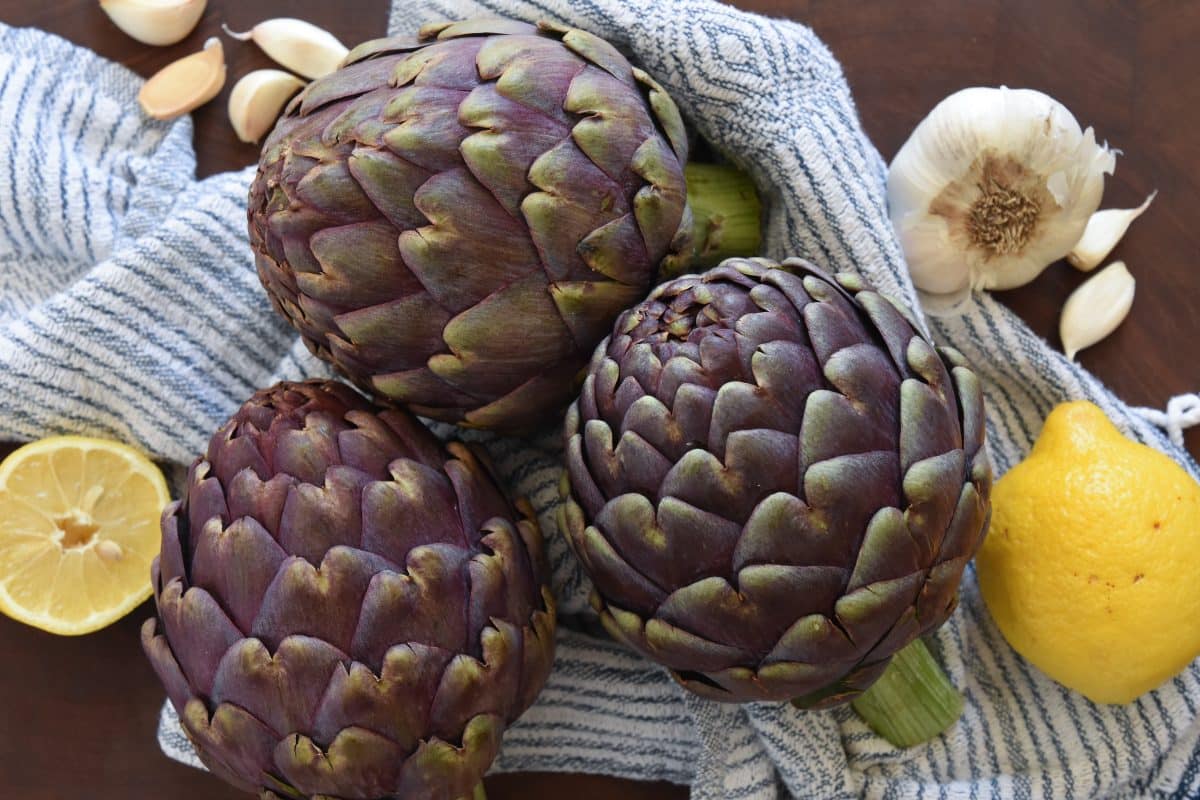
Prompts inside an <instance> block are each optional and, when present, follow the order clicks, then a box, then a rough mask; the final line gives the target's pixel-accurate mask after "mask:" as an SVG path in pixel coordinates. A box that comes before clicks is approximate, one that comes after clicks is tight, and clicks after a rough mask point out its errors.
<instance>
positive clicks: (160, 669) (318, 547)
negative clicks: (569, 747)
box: [142, 382, 555, 800]
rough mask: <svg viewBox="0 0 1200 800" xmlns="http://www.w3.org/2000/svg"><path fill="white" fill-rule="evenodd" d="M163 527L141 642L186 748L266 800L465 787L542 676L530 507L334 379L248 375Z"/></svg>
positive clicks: (551, 620)
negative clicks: (264, 379) (241, 399)
mask: <svg viewBox="0 0 1200 800" xmlns="http://www.w3.org/2000/svg"><path fill="white" fill-rule="evenodd" d="M162 529H163V543H162V555H161V556H160V558H159V559H157V560H156V561H155V566H154V571H153V583H154V591H155V599H156V601H157V606H158V615H157V617H156V618H152V619H150V620H147V621H146V623H145V625H144V627H143V628H142V644H143V647H144V649H145V651H146V653H147V655H148V656H149V658H150V661H151V662H152V664H153V665H154V669H155V671H156V672H157V673H158V675H159V678H160V679H161V680H162V682H163V684H164V685H165V686H166V689H167V693H168V695H169V697H170V700H171V703H172V704H173V705H174V707H175V709H176V711H178V713H179V717H180V721H181V722H182V724H183V729H184V730H185V731H186V732H187V734H188V736H189V737H190V738H191V740H192V742H193V744H194V745H195V748H196V752H197V754H198V755H199V756H200V759H201V760H202V761H203V762H204V763H205V765H207V766H208V768H209V769H210V770H211V771H212V772H214V773H216V774H217V775H219V776H221V777H222V778H224V779H225V780H227V781H229V782H230V783H233V784H234V785H236V786H238V787H240V788H242V789H246V790H249V791H253V792H256V793H259V795H260V796H261V797H262V798H264V799H266V798H298V797H321V798H326V797H329V798H333V797H339V798H351V797H353V798H368V799H369V798H418V797H419V798H437V799H438V800H453V799H455V798H461V797H465V796H469V795H470V794H471V793H472V792H473V790H474V788H475V787H476V785H477V784H478V783H479V781H480V779H481V778H482V777H483V774H484V772H485V771H486V770H487V768H488V766H489V765H490V764H491V762H492V760H493V758H494V757H495V755H496V752H497V750H498V748H499V746H500V737H501V734H502V733H503V732H504V730H505V728H506V726H507V725H508V724H509V723H511V722H512V721H513V720H514V719H516V718H517V717H518V716H519V715H520V714H521V713H522V712H523V711H524V710H525V709H526V708H528V707H529V705H530V704H531V703H532V702H533V700H534V698H535V697H536V695H537V694H538V692H539V691H540V689H541V687H542V685H543V683H544V682H545V680H546V677H547V675H548V674H549V671H550V667H551V664H552V662H553V658H554V628H555V609H554V600H553V597H552V595H551V594H550V591H549V589H548V588H547V586H546V579H545V575H546V567H545V563H544V557H543V552H542V542H541V537H540V533H539V532H538V529H537V526H536V524H535V523H534V522H533V521H532V520H531V519H522V518H518V516H517V514H516V513H515V512H514V511H513V509H512V508H511V507H510V506H509V504H508V502H507V501H506V500H505V499H504V497H503V496H502V495H501V493H500V491H499V489H498V488H497V487H496V485H495V483H494V482H493V479H492V478H491V476H490V474H489V472H488V471H487V470H486V468H485V467H484V465H483V464H482V463H481V462H480V461H479V460H477V459H476V457H475V456H474V455H473V454H472V453H471V451H469V450H468V449H466V448H465V447H463V446H461V445H458V444H451V445H449V446H448V448H446V449H443V447H442V445H441V444H440V443H439V442H438V441H437V439H435V438H434V437H433V435H432V434H431V433H430V432H429V431H428V430H426V429H425V428H424V426H422V425H421V424H420V423H419V422H418V421H417V420H416V418H414V417H413V416H411V415H410V414H408V413H406V412H403V411H400V410H386V411H378V410H377V409H374V408H372V407H371V406H370V405H369V404H368V403H367V402H366V401H365V400H364V399H363V398H362V397H360V396H359V395H358V394H357V393H355V392H354V391H352V390H351V389H350V388H349V387H347V386H343V385H340V384H334V383H327V382H326V383H321V382H310V383H303V384H286V383H285V384H279V385H277V386H275V387H273V388H271V389H267V390H264V391H262V392H259V393H258V394H256V395H255V396H254V397H253V398H252V399H251V400H250V401H249V402H247V403H246V404H245V405H244V406H243V407H242V408H241V409H240V410H239V411H238V412H237V413H236V414H235V415H234V416H233V418H232V419H230V420H229V421H228V423H226V424H225V425H224V426H223V427H222V428H221V429H220V430H219V431H217V433H216V434H215V435H214V436H213V438H212V441H211V442H210V444H209V446H208V450H207V453H206V454H205V455H204V456H203V457H202V458H201V459H199V460H198V461H197V462H196V463H195V465H194V466H193V467H192V468H191V471H190V474H189V477H188V481H187V491H186V494H185V496H184V498H183V500H182V501H181V502H177V503H175V504H173V505H171V506H169V507H168V508H167V510H166V511H165V512H164V515H163V525H162Z"/></svg>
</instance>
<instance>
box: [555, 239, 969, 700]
mask: <svg viewBox="0 0 1200 800" xmlns="http://www.w3.org/2000/svg"><path fill="white" fill-rule="evenodd" d="M566 447H567V472H566V476H565V477H564V481H563V485H562V490H563V494H564V500H565V503H564V505H563V506H562V508H561V509H560V515H561V518H560V524H561V527H562V529H563V530H564V531H565V533H566V536H567V538H568V541H569V542H570V544H571V546H572V548H573V549H574V551H575V552H576V554H577V555H578V556H579V558H580V560H581V562H582V564H583V566H584V568H585V569H586V571H587V572H588V573H589V575H590V576H591V578H592V580H593V582H594V585H595V592H594V594H593V598H592V603H593V605H594V606H595V608H596V610H597V612H598V613H599V614H600V617H601V620H602V621H603V623H604V625H605V627H606V628H607V630H608V631H609V632H610V633H611V634H612V635H613V636H614V637H616V638H617V639H619V640H620V641H623V642H625V643H626V644H628V645H629V646H631V647H633V648H635V649H637V650H638V651H640V652H642V653H644V654H645V655H647V656H648V657H650V658H652V659H654V660H656V661H658V662H660V663H662V664H663V665H665V666H666V667H668V668H669V669H670V670H671V672H672V674H673V675H674V677H675V678H676V680H678V681H679V682H680V683H681V684H682V685H683V686H685V687H686V688H688V689H690V690H691V691H693V692H695V693H697V694H699V695H702V696H704V697H707V698H712V699H715V700H724V701H754V700H783V699H792V700H795V701H796V702H797V704H799V705H804V706H814V707H816V706H828V705H833V704H836V703H839V702H842V701H845V700H848V699H851V698H853V697H854V696H855V695H857V694H858V693H860V692H862V691H863V690H865V689H866V688H867V687H868V686H870V685H871V684H872V683H873V682H874V681H875V680H876V679H877V678H878V677H879V676H880V674H881V673H882V672H883V671H884V669H885V667H887V666H888V663H889V660H890V659H891V658H892V656H893V654H895V653H897V651H899V650H900V649H901V648H904V647H905V646H906V645H908V644H909V643H910V642H913V641H914V640H915V639H917V637H919V636H921V635H923V634H925V633H928V632H930V631H932V630H933V629H935V628H937V627H938V626H940V625H941V624H942V623H943V622H945V620H946V619H947V617H948V616H949V615H950V613H951V612H952V611H953V609H954V607H955V604H956V601H957V588H958V584H959V581H960V578H961V576H962V573H963V568H964V567H965V566H966V564H967V561H968V560H970V558H971V557H972V555H973V554H974V553H975V551H976V549H977V548H978V547H979V545H980V544H981V542H982V538H983V535H984V531H985V529H986V525H987V520H988V514H989V505H988V496H989V492H990V486H991V468H990V465H989V462H988V458H987V454H986V451H985V448H984V409H983V400H982V394H981V390H980V385H979V380H978V379H977V377H976V376H975V374H974V373H973V372H971V370H970V369H969V368H968V367H967V365H966V364H965V362H964V360H963V358H962V357H961V356H960V355H959V354H958V353H956V352H954V351H953V350H949V349H941V350H937V349H935V348H934V347H933V346H932V345H931V344H930V342H929V341H928V340H927V339H926V338H925V337H924V336H923V335H922V334H920V333H919V332H918V331H917V329H916V328H915V327H914V325H913V324H912V323H911V322H910V321H909V319H908V317H907V316H906V314H905V313H904V312H902V311H901V310H900V309H899V308H898V307H897V306H896V305H894V304H893V303H892V302H890V301H889V300H888V299H887V298H885V297H883V296H882V295H880V294H878V293H877V292H875V291H873V290H872V289H871V288H870V287H868V286H867V285H866V284H865V283H864V282H862V281H861V280H860V279H858V278H856V277H853V276H850V275H838V276H837V277H836V278H831V277H829V276H827V275H826V274H824V273H823V272H821V271H820V270H818V269H816V268H815V267H813V266H812V265H810V264H808V263H806V262H804V261H800V260H788V261H785V262H783V264H782V265H780V264H776V263H774V262H770V261H767V260H763V259H750V260H745V259H731V260H729V261H726V262H725V263H724V264H722V265H721V266H720V267H718V268H716V269H713V270H710V271H709V272H707V273H705V274H704V275H700V276H697V275H689V276H684V277H682V278H678V279H675V280H673V281H670V282H668V283H665V284H663V285H661V286H659V287H658V288H656V289H655V290H654V292H653V293H652V294H651V295H650V296H649V298H648V299H647V300H646V301H645V302H643V303H642V304H640V305H638V306H637V307H635V308H633V309H631V310H629V311H627V312H625V313H624V314H622V315H621V316H620V318H619V319H618V320H617V322H616V324H615V326H614V329H613V333H612V336H611V337H610V338H609V339H607V340H605V341H604V342H603V343H602V344H601V345H600V346H599V347H598V348H597V350H596V354H595V357H594V358H593V360H592V362H591V367H590V371H589V374H588V376H587V378H586V380H585V382H584V385H583V391H582V394H581V396H580V398H579V399H578V401H577V402H576V403H575V404H574V405H573V406H572V407H571V410H570V411H568V413H567V421H566ZM955 716H957V713H955Z"/></svg>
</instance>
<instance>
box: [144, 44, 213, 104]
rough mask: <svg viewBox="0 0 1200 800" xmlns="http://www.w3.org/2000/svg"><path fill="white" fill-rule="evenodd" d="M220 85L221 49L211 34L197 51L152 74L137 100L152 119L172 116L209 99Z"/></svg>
mask: <svg viewBox="0 0 1200 800" xmlns="http://www.w3.org/2000/svg"><path fill="white" fill-rule="evenodd" d="M224 85H225V49H224V48H223V47H222V46H221V40H220V39H218V38H216V37H215V36H214V37H213V38H211V39H209V40H208V41H207V42H205V43H204V49H203V50H201V51H200V52H199V53H192V54H191V55H190V56H184V57H183V58H181V59H179V60H178V61H174V62H172V63H170V64H167V65H166V66H165V67H163V68H162V69H160V70H159V71H158V72H156V73H154V75H152V76H151V77H150V79H149V80H147V81H146V82H145V84H143V85H142V90H141V91H140V92H138V102H139V103H140V104H141V106H142V110H143V111H145V112H146V113H147V114H148V115H149V116H151V117H154V118H155V119H161V120H168V119H174V118H175V117H178V116H180V115H182V114H186V113H188V112H189V111H192V110H193V109H196V108H199V107H200V106H202V105H204V104H205V103H207V102H208V101H209V100H212V99H213V98H214V97H216V96H217V94H218V93H219V92H220V91H221V87H222V86H224Z"/></svg>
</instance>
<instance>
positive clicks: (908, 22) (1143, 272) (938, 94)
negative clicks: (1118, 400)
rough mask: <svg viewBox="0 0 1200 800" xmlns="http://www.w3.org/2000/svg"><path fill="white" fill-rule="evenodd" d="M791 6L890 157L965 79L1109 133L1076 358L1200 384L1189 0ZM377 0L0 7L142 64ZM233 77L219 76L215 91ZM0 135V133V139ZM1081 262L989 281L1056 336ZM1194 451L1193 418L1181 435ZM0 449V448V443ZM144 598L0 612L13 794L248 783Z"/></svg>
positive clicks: (1143, 400)
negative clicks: (210, 755)
mask: <svg viewBox="0 0 1200 800" xmlns="http://www.w3.org/2000/svg"><path fill="white" fill-rule="evenodd" d="M738 5H742V6H744V7H747V8H753V9H756V10H760V11H764V12H767V13H769V14H772V15H775V16H787V17H792V18H795V19H798V20H801V21H803V22H805V23H807V24H809V25H811V26H813V28H814V29H815V30H816V31H817V33H819V34H820V35H821V36H822V37H824V39H825V41H826V42H827V43H828V44H829V46H830V47H831V49H832V50H833V52H834V53H835V54H836V55H837V56H838V57H839V58H840V59H841V61H842V63H843V65H844V67H845V71H846V74H847V76H848V78H849V80H850V84H851V86H852V87H853V89H854V91H855V96H856V99H857V103H858V108H859V113H860V114H861V116H862V118H863V122H864V124H865V125H866V128H867V131H868V132H869V133H870V134H871V136H872V137H873V138H874V141H875V143H876V144H877V145H878V147H879V148H880V150H881V151H882V152H883V154H884V156H885V157H888V158H890V157H891V155H892V154H894V153H895V151H896V149H897V148H898V147H899V146H900V144H901V143H902V142H903V141H904V139H905V138H906V137H907V135H908V133H909V131H911V129H912V128H913V126H914V125H916V123H917V122H918V121H919V120H920V119H921V118H922V117H923V116H924V115H925V114H926V113H927V112H928V110H929V109H930V108H932V107H933V105H934V104H935V103H936V102H937V101H938V100H939V99H941V98H942V97H944V96H945V95H947V94H949V93H950V92H952V91H954V90H956V89H959V88H962V87H964V86H970V85H999V84H1006V85H1008V86H1014V87H1016V86H1029V87H1033V88H1038V89H1041V90H1043V91H1046V92H1048V93H1050V94H1051V95H1053V96H1055V97H1057V98H1058V99H1059V100H1061V101H1063V102H1064V103H1065V104H1066V105H1067V106H1068V107H1069V108H1071V109H1072V110H1073V111H1074V112H1075V114H1076V115H1077V116H1078V117H1079V119H1080V121H1081V122H1082V123H1083V124H1085V125H1087V124H1091V125H1094V126H1095V127H1096V130H1097V132H1098V134H1099V136H1100V138H1102V139H1107V140H1108V141H1109V142H1110V143H1111V144H1112V145H1113V146H1116V147H1119V148H1121V149H1122V150H1123V151H1124V153H1125V155H1124V156H1122V157H1121V158H1120V159H1119V162H1118V168H1117V173H1116V176H1115V177H1114V178H1113V179H1111V180H1110V181H1109V184H1108V188H1107V191H1106V192H1105V197H1104V205H1105V206H1109V207H1112V206H1119V207H1128V206H1132V205H1136V204H1137V203H1139V202H1140V201H1141V199H1142V198H1143V197H1144V196H1145V195H1146V194H1147V193H1148V192H1149V191H1150V190H1151V189H1158V190H1160V194H1159V198H1158V201H1157V202H1156V203H1155V205H1154V206H1153V207H1152V208H1151V210H1150V211H1149V212H1148V213H1147V214H1146V215H1145V216H1144V217H1143V218H1142V219H1140V220H1139V221H1138V222H1137V223H1136V224H1135V225H1134V226H1133V228H1132V230H1131V232H1130V233H1129V235H1128V236H1127V237H1126V239H1125V241H1124V242H1123V243H1122V244H1121V245H1120V247H1119V249H1118V250H1117V251H1116V256H1119V257H1122V258H1124V259H1125V260H1126V261H1127V263H1128V264H1129V267H1130V269H1131V270H1132V271H1133V273H1134V274H1135V275H1136V276H1137V279H1138V288H1137V300H1136V302H1135V303H1134V308H1133V313H1132V314H1131V316H1130V318H1129V319H1128V320H1127V321H1126V322H1125V324H1124V325H1122V326H1121V328H1120V329H1119V330H1118V331H1117V332H1116V334H1115V335H1113V336H1112V337H1111V338H1109V339H1108V340H1106V341H1105V342H1103V343H1101V344H1099V345H1097V346H1096V347H1094V348H1092V349H1090V350H1087V351H1085V352H1084V353H1083V355H1082V357H1081V360H1082V362H1083V363H1084V364H1085V365H1086V366H1087V367H1088V368H1089V369H1091V370H1093V371H1094V372H1095V373H1096V374H1097V375H1099V376H1100V378H1101V379H1103V380H1104V381H1105V382H1107V383H1108V384H1109V385H1110V386H1111V387H1112V388H1113V389H1114V390H1115V391H1116V392H1117V393H1118V394H1119V395H1121V396H1122V397H1124V398H1125V399H1126V400H1128V401H1130V402H1132V403H1135V404H1138V405H1153V406H1161V405H1162V404H1163V403H1164V402H1165V401H1166V399H1167V398H1168V397H1169V396H1170V395H1172V394H1178V393H1181V392H1185V391H1197V390H1200V358H1197V349H1196V342H1200V135H1197V130H1198V129H1200V80H1198V79H1197V77H1196V76H1197V75H1200V49H1197V48H1196V47H1195V42H1196V41H1197V40H1200V3H1195V2H1191V1H1190V0H1178V1H1177V2H1168V1H1163V2H1158V1H1155V0H1142V1H1141V2H1139V1H1138V0H1123V1H1118V0H1103V1H1102V2H1094V1H1087V0H1016V1H1014V0H975V1H974V2H969V3H966V2H961V1H959V2H952V1H951V0H927V1H926V2H923V3H910V2H905V1H904V0H859V2H856V3H853V4H847V3H845V2H842V1H841V0H796V2H787V0H743V2H740V3H738ZM385 6H386V0H342V1H341V2H332V1H331V0H262V1H261V2H232V1H231V0H210V3H209V9H208V11H207V12H206V14H205V17H204V19H203V21H202V22H201V26H200V28H199V29H198V30H197V31H196V32H195V33H194V34H193V35H192V36H191V37H189V38H188V39H187V40H185V41H184V42H182V43H181V44H179V45H176V46H173V47H168V48H151V47H146V46H143V45H140V44H138V43H136V42H134V41H133V40H131V39H128V38H127V37H125V36H124V35H123V34H121V33H120V31H118V30H117V29H116V28H115V27H114V26H113V25H112V24H111V23H110V22H109V21H108V19H107V18H106V17H105V16H104V14H103V13H102V12H101V11H100V9H99V7H98V6H97V4H96V3H95V2H93V1H92V0H37V1H35V2H29V0H0V21H3V22H6V23H9V24H13V25H31V26H36V27H39V28H44V29H47V30H51V31H54V32H55V33H58V34H61V35H63V36H65V37H66V38H68V39H71V40H72V41H75V42H78V43H80V44H83V45H86V46H88V47H91V48H93V49H94V50H96V51H97V52H99V53H100V54H101V55H104V56H106V57H108V58H111V59H114V60H117V61H121V62H123V63H125V64H127V65H129V66H130V67H132V68H133V69H134V70H136V71H137V72H139V73H141V74H143V75H150V74H151V73H152V72H154V71H155V70H156V69H158V68H159V67H161V66H163V65H164V64H166V63H168V62H169V61H171V60H173V59H175V58H177V57H179V56H180V55H182V54H185V53H187V52H191V51H194V50H196V49H199V46H200V44H201V43H202V42H203V40H204V39H205V38H206V37H208V36H209V35H213V34H215V33H216V32H217V30H218V28H219V26H220V23H221V22H222V21H225V22H228V23H229V24H230V26H231V27H233V28H235V29H245V28H249V27H250V26H251V25H253V24H254V23H255V22H258V21H260V20H261V19H263V18H266V17H268V16H298V17H302V18H305V19H309V20H311V21H313V22H316V23H318V24H321V25H323V26H325V27H327V28H328V29H329V30H331V31H332V32H333V33H335V34H336V35H338V36H339V37H340V38H341V39H342V40H343V41H345V42H346V43H348V44H350V43H354V42H357V41H360V40H363V39H366V38H371V37H374V36H378V35H381V34H382V33H383V30H384V21H385ZM226 53H227V58H228V64H229V83H228V84H227V87H228V86H232V85H233V83H234V81H236V79H237V78H238V77H239V76H241V75H242V74H244V73H245V72H247V71H249V70H251V69H255V68H258V67H265V66H269V64H268V61H267V59H266V58H265V57H264V56H263V55H262V54H261V53H260V52H258V51H257V49H255V48H254V47H253V46H252V45H248V44H246V45H240V44H238V43H236V42H231V41H229V40H226ZM226 91H228V88H227V89H226ZM226 97H227V95H226V94H224V93H223V94H222V95H221V96H220V97H219V98H218V99H217V100H216V101H215V102H213V103H212V104H210V105H208V106H206V107H205V108H202V109H200V110H199V111H198V112H196V114H195V120H196V148H197V152H198V155H199V170H200V172H201V174H209V173H212V172H217V171H221V170H225V169H231V168H235V167H240V166H243V165H246V164H250V163H252V162H253V161H254V160H255V159H256V155H257V153H256V150H255V148H254V147H252V146H249V145H242V144H239V143H238V142H237V141H236V139H235V138H234V136H233V133H232V132H231V130H230V129H229V127H228V124H227V121H226V118H225V100H226ZM6 133H7V132H0V135H4V134H6ZM1081 280H1082V276H1081V275H1079V273H1076V272H1075V271H1074V270H1072V269H1071V268H1070V267H1068V266H1066V265H1065V264H1058V265H1056V266H1054V267H1052V268H1051V269H1050V270H1048V271H1047V273H1045V274H1043V275H1042V277H1041V278H1039V279H1038V280H1037V281H1035V282H1034V283H1033V284H1030V285H1029V286H1026V287H1024V288H1022V289H1018V290H1015V291H1012V292H1008V293H1006V294H1004V295H1002V297H1003V299H1004V300H1005V301H1006V302H1008V303H1009V304H1010V305H1011V307H1012V308H1013V309H1015V310H1016V311H1017V312H1018V313H1020V314H1021V315H1022V316H1023V317H1024V318H1025V319H1026V320H1027V321H1028V322H1029V324H1030V325H1031V326H1032V327H1033V328H1034V330H1036V331H1037V332H1039V333H1040V334H1042V335H1044V336H1046V337H1047V338H1048V339H1050V340H1051V341H1053V342H1055V343H1056V344H1057V334H1056V330H1057V319H1058V312H1059V309H1060V308H1061V307H1062V303H1063V301H1064V300H1065V299H1066V296H1067V294H1068V293H1069V292H1070V291H1071V289H1073V288H1074V287H1075V286H1076V285H1078V284H1079V283H1080V282H1081ZM1187 442H1188V446H1189V450H1190V452H1191V453H1192V455H1193V456H1200V430H1194V431H1192V433H1191V434H1189V436H1188V439H1187ZM2 453H3V449H2V445H0V454H2ZM150 613H151V612H150V609H149V606H148V605H147V606H146V607H143V608H142V609H140V610H139V611H138V612H136V613H134V614H133V615H131V616H130V617H129V618H127V619H125V620H124V621H122V622H121V623H119V624H117V625H114V626H112V627H111V628H109V629H107V630H105V631H102V632H100V633H97V634H94V635H92V636H88V637H85V638H81V639H63V638H57V637H54V636H51V635H48V634H44V633H41V632H39V631H35V630H32V629H30V628H26V627H24V626H22V625H20V624H18V623H16V622H13V621H11V620H8V619H4V618H0V787H3V791H2V793H3V795H4V796H5V797H19V798H23V800H74V798H84V797H86V798H89V800H128V799H129V798H147V799H153V800H159V798H164V799H165V798H170V799H171V800H201V798H203V800H222V799H223V798H229V800H234V798H239V797H243V796H244V795H241V794H239V793H237V792H235V791H234V790H232V789H230V788H228V787H226V786H224V785H223V784H221V783H220V782H218V781H217V780H216V779H214V778H212V777H210V776H208V775H206V774H204V773H201V772H199V771H197V770H193V769H190V768H188V767H183V766H180V765H178V764H175V763H173V762H171V761H169V760H168V759H166V758H165V757H163V756H162V755H161V754H160V753H159V752H158V749H157V747H156V745H155V742H154V736H153V733H154V729H155V724H156V721H157V715H158V709H159V706H160V704H161V702H162V696H163V695H162V691H161V689H160V688H159V686H158V684H157V682H156V680H155V678H154V676H153V674H152V673H151V671H150V668H149V666H148V665H147V663H146V661H145V659H144V658H143V657H142V654H141V650H140V646H139V644H138V636H137V632H138V627H139V625H140V624H141V621H142V620H143V619H145V618H146V617H147V616H148V615H149V614H150ZM488 786H489V790H490V793H491V796H492V797H493V798H495V799H496V800H502V799H503V798H516V797H554V796H559V797H563V796H570V797H572V798H573V800H591V799H592V798H609V797H622V798H628V799H629V800H638V799H639V798H681V797H684V796H686V790H684V789H682V788H680V787H671V786H666V785H651V784H634V783H631V782H627V781H615V780H609V779H601V778H596V777H591V776H561V775H510V776H501V777H497V778H495V779H490V780H489V782H488Z"/></svg>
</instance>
